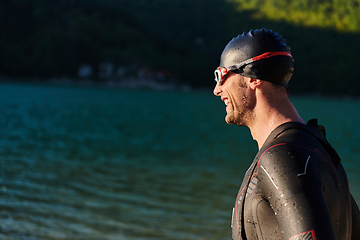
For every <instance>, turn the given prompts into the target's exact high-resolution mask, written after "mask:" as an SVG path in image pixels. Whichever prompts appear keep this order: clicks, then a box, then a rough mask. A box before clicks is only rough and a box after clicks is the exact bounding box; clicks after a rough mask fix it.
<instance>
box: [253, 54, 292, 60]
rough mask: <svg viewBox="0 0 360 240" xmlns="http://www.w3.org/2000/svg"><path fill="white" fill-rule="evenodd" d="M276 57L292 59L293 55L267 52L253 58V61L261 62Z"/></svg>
mask: <svg viewBox="0 0 360 240" xmlns="http://www.w3.org/2000/svg"><path fill="white" fill-rule="evenodd" d="M274 56H286V57H291V58H292V55H291V53H290V52H266V53H263V54H261V55H259V56H256V57H253V58H252V60H253V61H254V62H255V61H259V60H261V59H265V58H270V57H274Z"/></svg>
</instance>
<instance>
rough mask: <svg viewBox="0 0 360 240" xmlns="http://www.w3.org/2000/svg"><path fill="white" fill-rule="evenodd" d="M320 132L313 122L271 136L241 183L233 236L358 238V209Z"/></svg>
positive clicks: (287, 126)
mask: <svg viewBox="0 0 360 240" xmlns="http://www.w3.org/2000/svg"><path fill="white" fill-rule="evenodd" d="M320 130H323V131H320ZM324 131H325V130H324V129H323V128H322V127H321V126H318V125H317V122H316V120H315V121H314V120H312V121H311V124H309V123H308V125H304V124H301V123H294V122H291V123H285V124H283V125H281V126H279V127H277V128H276V129H275V130H274V131H273V132H272V133H271V134H270V135H269V137H268V138H267V140H266V141H265V143H264V145H263V147H262V148H261V149H260V151H259V152H258V154H257V155H256V157H255V159H254V161H253V163H252V165H251V166H250V168H249V169H248V171H247V172H246V174H245V177H244V180H243V183H242V184H241V187H240V190H239V194H238V196H237V199H236V202H235V206H234V209H233V217H232V231H233V239H243V240H245V239H248V240H250V239H286V240H288V239H289V240H295V239H296V240H301V239H307V240H311V239H313V240H315V239H317V240H323V239H326V240H333V239H349V240H350V239H360V220H359V218H360V217H359V208H358V207H357V205H356V203H355V201H354V200H353V198H352V196H351V194H350V191H349V187H348V182H347V177H346V174H345V171H344V169H343V167H342V165H341V163H340V158H339V157H338V155H337V154H336V152H335V150H333V148H332V147H331V146H330V145H329V144H328V143H327V141H326V140H325V138H323V136H324V134H321V133H322V132H324ZM244 196H245V197H244Z"/></svg>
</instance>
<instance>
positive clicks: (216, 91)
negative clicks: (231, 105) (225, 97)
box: [213, 84, 221, 96]
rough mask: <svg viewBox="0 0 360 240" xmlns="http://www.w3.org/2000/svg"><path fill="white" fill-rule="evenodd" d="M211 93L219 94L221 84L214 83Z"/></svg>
mask: <svg viewBox="0 0 360 240" xmlns="http://www.w3.org/2000/svg"><path fill="white" fill-rule="evenodd" d="M213 93H214V95H215V96H220V93H221V86H220V84H216V86H215V88H214V91H213Z"/></svg>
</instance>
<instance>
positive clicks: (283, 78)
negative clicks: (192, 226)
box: [214, 29, 360, 240]
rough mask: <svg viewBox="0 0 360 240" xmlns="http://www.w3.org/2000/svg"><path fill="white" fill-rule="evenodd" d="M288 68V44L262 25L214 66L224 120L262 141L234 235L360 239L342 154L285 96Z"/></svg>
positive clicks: (236, 211) (243, 190)
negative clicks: (305, 120)
mask: <svg viewBox="0 0 360 240" xmlns="http://www.w3.org/2000/svg"><path fill="white" fill-rule="evenodd" d="M292 71H293V57H292V55H291V52H290V48H289V47H288V46H287V45H286V42H285V40H284V39H283V38H282V37H281V36H280V35H278V34H277V33H275V32H273V31H272V30H267V29H257V30H251V31H250V32H244V33H243V34H242V35H239V36H237V37H236V38H233V39H232V40H231V41H230V42H229V43H228V45H227V46H226V47H225V49H224V51H223V52H222V55H221V59H220V66H219V67H218V68H217V69H216V71H215V80H216V81H217V84H216V87H215V89H214V94H215V95H216V96H219V97H221V100H222V101H224V103H225V104H226V113H227V115H226V117H225V121H226V122H227V123H229V124H237V125H240V126H246V127H248V128H249V129H250V132H251V135H252V137H253V138H254V140H256V141H257V144H258V147H259V152H258V154H257V155H256V157H255V159H254V161H253V163H252V164H251V166H250V168H249V169H248V170H247V172H246V174H245V176H244V179H243V183H242V185H241V187H240V190H239V193H238V196H237V198H236V202H235V206H234V209H233V217H232V232H233V239H244V240H245V239H249V240H250V239H290V240H295V239H296V240H298V239H307V240H310V239H313V240H315V239H317V240H323V239H326V240H332V239H360V220H359V218H360V217H359V208H358V206H357V205H356V202H355V201H354V199H353V198H352V196H351V194H350V191H349V187H348V182H347V177H346V173H345V171H344V169H343V167H342V165H341V163H340V158H339V156H338V155H337V153H336V151H335V150H334V149H333V148H332V147H331V146H330V145H329V143H328V142H327V141H326V140H325V129H324V128H323V127H322V126H319V125H317V121H316V120H315V119H314V120H310V121H309V122H308V123H307V124H305V122H304V120H303V119H302V118H301V117H300V116H299V114H298V112H297V111H296V109H295V107H294V106H293V104H292V103H291V101H290V99H289V96H288V90H287V86H288V82H289V80H290V78H291V76H292Z"/></svg>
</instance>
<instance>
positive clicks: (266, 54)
mask: <svg viewBox="0 0 360 240" xmlns="http://www.w3.org/2000/svg"><path fill="white" fill-rule="evenodd" d="M275 56H286V57H291V58H292V55H291V53H290V52H285V51H284V52H266V53H263V54H261V55H259V56H256V57H253V58H250V59H247V60H245V61H243V62H241V63H239V64H236V65H233V66H230V67H229V71H231V70H234V69H239V68H241V67H243V66H245V65H248V64H250V63H252V62H256V61H259V60H261V59H266V58H270V57H275Z"/></svg>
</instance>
